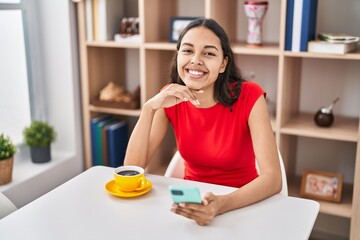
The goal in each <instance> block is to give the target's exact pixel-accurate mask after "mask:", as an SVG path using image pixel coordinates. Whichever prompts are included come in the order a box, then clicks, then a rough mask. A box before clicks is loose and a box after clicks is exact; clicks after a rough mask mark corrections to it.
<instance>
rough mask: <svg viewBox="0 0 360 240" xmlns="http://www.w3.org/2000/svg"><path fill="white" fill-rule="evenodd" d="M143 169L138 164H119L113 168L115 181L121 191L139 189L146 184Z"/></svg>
mask: <svg viewBox="0 0 360 240" xmlns="http://www.w3.org/2000/svg"><path fill="white" fill-rule="evenodd" d="M144 172H145V170H144V169H143V168H141V167H138V166H121V167H117V168H115V170H114V179H115V183H116V184H117V186H118V187H119V190H120V191H123V192H134V191H141V190H143V189H144V188H145V187H146V186H147V183H148V181H147V179H146V178H145V176H144Z"/></svg>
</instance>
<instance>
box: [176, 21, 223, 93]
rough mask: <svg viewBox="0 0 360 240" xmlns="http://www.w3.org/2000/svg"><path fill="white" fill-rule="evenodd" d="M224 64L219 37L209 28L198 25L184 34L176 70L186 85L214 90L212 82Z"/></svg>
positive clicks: (191, 87)
mask: <svg viewBox="0 0 360 240" xmlns="http://www.w3.org/2000/svg"><path fill="white" fill-rule="evenodd" d="M226 64H227V58H224V54H223V50H222V48H221V43H220V39H219V38H218V37H217V36H216V35H215V34H214V33H213V32H212V31H211V30H209V29H208V28H205V27H202V26H200V27H195V28H192V29H190V30H189V31H188V32H187V33H186V34H185V35H184V37H183V39H182V41H181V44H180V48H179V51H178V55H177V70H178V74H179V77H180V78H181V79H182V81H183V82H184V83H185V85H186V86H187V87H189V88H190V89H194V90H203V91H207V90H211V92H214V83H215V81H216V80H217V78H218V75H219V73H223V72H224V71H225V68H226Z"/></svg>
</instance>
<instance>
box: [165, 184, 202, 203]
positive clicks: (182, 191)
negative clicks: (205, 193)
mask: <svg viewBox="0 0 360 240" xmlns="http://www.w3.org/2000/svg"><path fill="white" fill-rule="evenodd" d="M169 191H170V194H171V197H172V199H173V202H174V203H199V204H200V203H201V202H202V199H201V195H200V190H199V188H197V187H194V186H175V185H171V186H169Z"/></svg>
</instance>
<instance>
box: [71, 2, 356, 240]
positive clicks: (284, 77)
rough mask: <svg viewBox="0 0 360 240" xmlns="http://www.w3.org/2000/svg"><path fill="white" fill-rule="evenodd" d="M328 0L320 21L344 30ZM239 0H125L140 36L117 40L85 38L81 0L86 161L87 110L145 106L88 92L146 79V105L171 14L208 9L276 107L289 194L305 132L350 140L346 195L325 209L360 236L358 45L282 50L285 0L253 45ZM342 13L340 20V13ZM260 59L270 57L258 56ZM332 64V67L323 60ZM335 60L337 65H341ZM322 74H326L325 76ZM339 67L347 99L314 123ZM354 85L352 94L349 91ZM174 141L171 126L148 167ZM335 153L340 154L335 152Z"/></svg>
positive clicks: (168, 48)
mask: <svg viewBox="0 0 360 240" xmlns="http://www.w3.org/2000/svg"><path fill="white" fill-rule="evenodd" d="M330 2H331V3H329V4H327V1H322V0H319V6H318V8H319V10H318V11H321V12H323V13H322V17H324V18H325V20H324V19H318V27H322V28H323V29H324V30H326V31H340V30H341V29H342V26H345V25H346V26H347V24H346V23H343V25H341V24H340V25H339V23H338V22H333V21H326V20H328V19H329V18H331V15H332V14H334V7H331V6H328V5H331V4H333V3H336V0H331V1H330ZM189 4H190V5H191V6H192V8H191V10H188V8H186V7H184V6H186V5H187V6H190V5H189ZM242 4H243V1H238V0H226V1H217V0H196V1H195V0H194V1H189V0H173V1H169V0H152V1H146V0H138V1H130V0H127V1H124V5H125V6H124V7H125V13H126V14H128V16H130V15H131V16H138V17H139V18H140V37H141V42H140V43H116V42H114V41H106V42H94V41H90V42H88V41H87V40H86V27H85V19H86V18H85V1H84V0H83V1H79V2H78V3H77V11H78V12H77V13H78V33H79V36H78V37H79V49H80V68H81V69H80V70H81V91H82V109H83V114H82V115H83V127H84V128H83V132H84V145H85V165H86V167H90V166H91V154H90V152H91V149H90V132H89V127H88V126H89V121H90V118H91V117H93V116H96V115H98V114H102V113H108V114H113V115H117V116H121V117H124V118H127V119H129V121H132V122H133V124H134V123H135V122H136V120H137V117H138V116H139V115H140V112H141V110H140V109H136V110H128V109H113V108H104V107H96V106H93V105H91V104H90V100H91V98H92V97H94V96H96V94H98V92H99V90H100V89H101V88H103V87H104V86H105V84H106V83H107V82H109V81H110V79H112V81H115V82H117V83H119V84H121V85H123V86H124V87H125V88H126V89H127V90H132V88H133V87H134V86H135V85H136V84H139V85H140V86H141V99H140V106H142V105H143V104H144V103H145V101H146V100H147V99H149V98H150V97H152V96H153V95H155V94H156V93H157V92H158V91H159V90H160V89H161V87H162V86H163V85H165V84H166V83H167V81H168V68H169V63H170V62H171V59H172V57H173V56H174V53H175V44H174V43H169V42H168V35H169V34H168V32H169V24H170V17H171V16H205V17H210V18H214V19H215V20H217V21H218V22H219V23H220V24H221V25H222V26H223V27H224V28H225V30H226V31H227V32H228V33H229V37H230V40H231V42H232V46H233V50H234V53H235V55H236V58H237V61H238V65H239V67H240V69H242V71H243V72H245V73H246V72H255V73H256V81H260V82H259V83H260V85H262V86H263V87H264V88H265V90H266V91H267V93H268V97H269V98H270V99H271V100H272V101H273V102H274V103H275V111H274V112H276V114H275V115H274V116H273V119H272V126H273V129H274V134H275V137H276V142H277V144H278V146H279V148H280V151H281V153H282V156H283V159H284V162H285V166H286V170H287V175H288V179H289V189H290V194H291V195H293V196H298V194H299V189H300V183H299V182H300V181H299V178H301V171H302V170H303V168H304V167H306V163H303V161H305V160H306V159H304V158H302V157H301V154H299V151H300V150H302V149H304V147H303V146H302V147H299V142H303V141H302V140H303V139H304V138H305V139H311V140H315V141H317V140H321V141H325V143H324V144H325V145H326V144H331V146H332V145H334V144H335V145H337V144H338V143H339V144H340V145H341V144H345V145H346V146H348V145H349V148H350V149H351V151H350V152H349V153H348V152H345V153H344V156H346V158H347V159H345V160H346V161H344V162H346V164H345V163H343V164H345V165H346V166H347V167H348V168H350V169H351V171H352V172H351V174H350V175H351V176H350V179H348V181H347V182H349V183H347V185H346V187H345V189H346V190H344V192H343V201H342V202H341V203H330V202H323V201H321V202H320V203H321V209H320V212H321V213H324V214H328V215H332V216H338V217H343V218H347V219H350V222H351V226H350V233H349V236H350V239H352V240H356V239H360V230H359V228H358V226H360V204H359V202H360V140H359V139H360V127H359V126H360V121H359V115H360V114H359V110H358V109H357V110H353V111H349V110H347V108H346V104H347V105H352V106H355V104H356V103H353V102H351V100H354V99H355V100H356V99H357V100H358V98H357V96H356V94H358V90H357V92H356V90H351V89H352V88H356V87H357V86H358V85H357V84H358V83H357V82H358V80H354V77H353V76H354V75H356V74H357V73H358V71H359V70H357V69H360V68H359V65H360V51H357V52H355V53H348V54H344V55H336V54H319V53H307V52H290V51H285V50H283V49H284V45H285V40H284V39H285V24H286V0H277V1H271V2H270V5H269V10H268V13H267V16H266V17H265V20H264V26H263V28H264V34H263V36H264V44H263V46H262V47H261V48H252V47H248V46H246V44H245V39H246V28H247V21H246V18H245V16H244V14H243V9H242ZM338 5H339V3H338ZM343 5H346V7H345V9H352V8H359V4H358V3H357V1H355V0H352V1H347V3H343ZM335 8H336V7H335ZM134 9H135V10H134ZM341 14H343V15H344V16H345V15H349V16H348V17H350V19H351V20H353V21H352V22H358V20H359V17H357V16H356V14H355V15H351V14H347V12H342V13H341ZM337 19H338V20H339V18H337ZM329 22H330V23H329ZM326 24H327V25H326ZM330 25H331V26H330ZM331 27H333V28H331ZM347 27H348V26H347ZM349 31H352V32H349V34H353V35H360V32H356V31H358V30H354V29H349ZM354 31H355V32H354ZM258 62H262V63H265V64H255V63H258ZM259 65H261V66H259ZM327 65H329V66H330V67H329V68H326V66H327ZM316 66H318V67H316ZM324 66H325V67H324ZM331 66H334V67H331ZM337 66H339V67H338V68H337ZM341 69H346V70H347V71H349V72H350V73H352V76H348V75H347V74H346V73H343V72H342V71H345V70H341ZM322 74H323V75H324V76H325V77H321V76H322ZM339 74H343V75H342V84H343V85H344V86H345V87H342V86H341V87H340V88H341V89H340V90H341V91H344V92H345V93H344V94H343V95H341V96H340V99H343V100H340V101H343V103H342V104H339V105H338V106H337V107H336V109H338V110H339V113H337V114H336V115H335V117H336V120H335V121H336V124H334V125H333V126H332V127H331V128H328V129H324V128H319V127H316V126H315V124H314V123H313V120H312V116H313V114H314V113H315V112H314V111H315V110H314V109H312V110H311V109H310V108H309V105H311V104H309V101H311V99H315V100H314V103H313V104H312V105H313V106H317V105H318V104H321V103H324V104H326V103H327V102H329V101H330V98H332V96H333V94H336V92H335V93H334V91H332V92H329V93H328V94H327V93H326V91H325V89H324V88H322V87H321V86H320V85H319V83H317V82H324V81H325V80H324V79H323V78H326V83H330V84H337V82H338V77H339V76H338V75H339ZM319 76H320V77H319ZM357 76H359V75H357ZM316 77H319V79H321V81H320V80H319V81H318V80H317V79H316ZM257 79H259V80H257ZM264 79H265V80H264ZM309 81H313V83H314V87H310V89H312V88H313V89H312V90H311V91H307V92H304V90H303V89H304V86H308V85H309ZM310 84H311V83H310ZM320 91H321V96H322V98H317V93H318V92H320ZM349 93H350V99H349V98H348V95H349ZM309 99H310V100H309ZM331 100H332V99H331ZM307 101H308V102H307ZM322 101H323V102H322ZM306 103H307V104H306ZM306 105H307V106H306ZM319 107H320V105H319ZM316 110H317V109H316ZM174 147H175V141H174V140H173V136H172V134H171V131H170V132H169V134H168V136H167V139H165V141H164V143H163V144H162V146H161V148H160V149H159V151H158V153H156V155H155V156H154V159H153V160H152V164H151V166H149V169H148V171H149V172H152V173H159V174H161V173H163V172H164V169H165V167H166V165H167V163H168V162H169V160H170V159H171V157H172V154H173V150H174ZM314 148H316V147H312V146H306V148H305V150H306V152H309V151H310V152H312V151H315V150H316V149H314ZM308 155H309V154H308ZM299 156H300V157H299ZM310 156H311V154H310ZM334 158H335V157H334ZM314 161H315V160H314ZM316 161H324V160H323V159H320V160H316ZM335 161H341V160H338V159H335ZM299 166H300V167H299ZM336 166H337V165H336V164H331V167H333V170H335V171H338V172H341V171H342V168H339V167H338V168H337V167H336ZM324 170H327V169H324Z"/></svg>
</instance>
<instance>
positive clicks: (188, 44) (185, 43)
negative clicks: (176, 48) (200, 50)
mask: <svg viewBox="0 0 360 240" xmlns="http://www.w3.org/2000/svg"><path fill="white" fill-rule="evenodd" d="M183 45H187V46H190V47H194V45H193V44H191V43H187V42H184V43H182V44H181V46H183Z"/></svg>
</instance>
